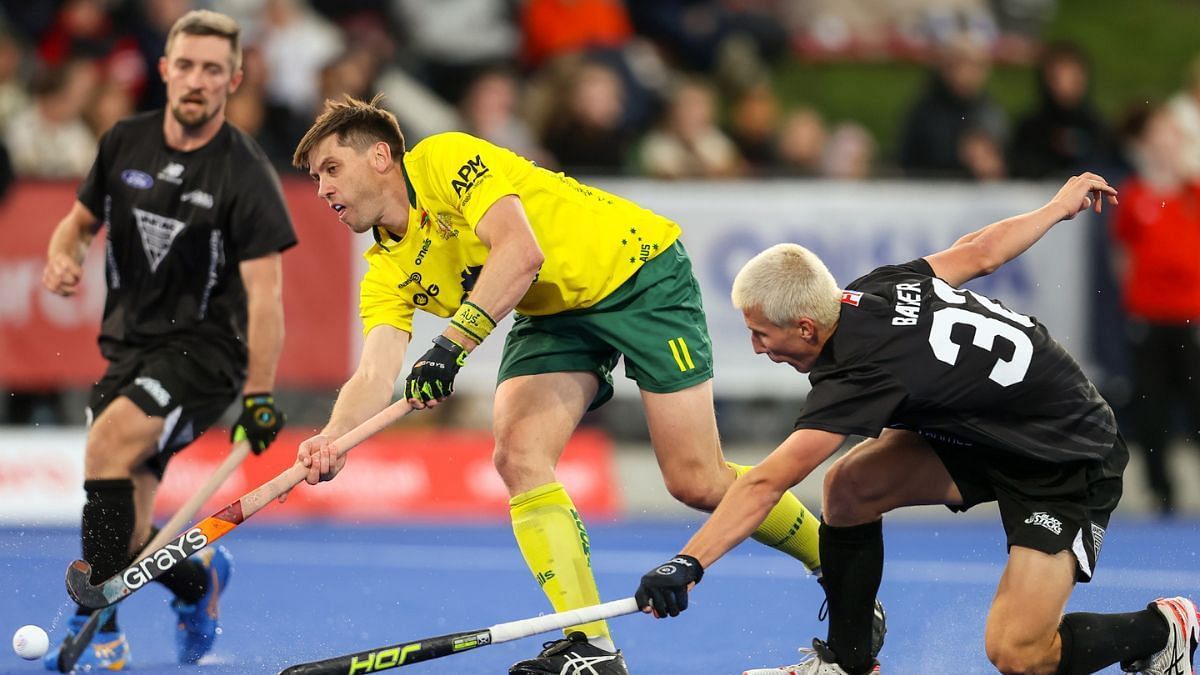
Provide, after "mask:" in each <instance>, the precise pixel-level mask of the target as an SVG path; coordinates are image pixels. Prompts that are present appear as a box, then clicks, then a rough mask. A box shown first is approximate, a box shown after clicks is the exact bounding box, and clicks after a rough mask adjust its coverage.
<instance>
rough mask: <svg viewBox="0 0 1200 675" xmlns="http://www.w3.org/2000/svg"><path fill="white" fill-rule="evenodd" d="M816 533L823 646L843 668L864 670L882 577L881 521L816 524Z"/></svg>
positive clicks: (870, 660) (868, 656) (869, 648)
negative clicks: (824, 610) (824, 603)
mask: <svg viewBox="0 0 1200 675" xmlns="http://www.w3.org/2000/svg"><path fill="white" fill-rule="evenodd" d="M820 536H821V539H820V547H821V573H822V574H823V575H824V583H823V584H822V585H823V586H824V587H825V596H826V598H827V599H828V600H829V640H828V644H829V648H830V649H832V650H833V653H834V654H836V655H837V658H838V664H839V665H841V666H842V668H843V669H845V670H846V671H847V672H850V673H862V672H867V671H868V670H869V669H870V667H871V665H872V658H871V624H872V621H873V617H874V612H875V595H876V594H877V593H878V592H879V582H880V581H881V580H882V578H883V521H882V520H877V521H875V522H873V523H867V524H865V525H855V526H852V527H832V526H829V525H826V524H825V523H821V533H820Z"/></svg>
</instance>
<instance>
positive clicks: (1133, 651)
mask: <svg viewBox="0 0 1200 675" xmlns="http://www.w3.org/2000/svg"><path fill="white" fill-rule="evenodd" d="M1058 634H1059V636H1060V637H1061V638H1062V659H1061V660H1060V661H1059V663H1058V675H1075V674H1076V673H1094V672H1096V671H1098V670H1100V669H1102V668H1104V667H1106V666H1111V665H1112V664H1114V663H1118V662H1124V663H1129V662H1130V661H1135V660H1137V659H1142V658H1145V657H1147V656H1149V655H1151V654H1153V653H1155V652H1157V651H1159V650H1160V649H1162V648H1163V647H1164V646H1166V644H1167V639H1168V638H1169V637H1170V628H1168V626H1167V622H1166V621H1164V620H1163V617H1162V615H1161V614H1159V613H1158V610H1155V609H1143V610H1142V611H1140V612H1129V613H1127V614H1092V613H1088V612H1073V613H1071V614H1068V615H1066V616H1064V617H1063V620H1062V623H1061V624H1059V626H1058Z"/></svg>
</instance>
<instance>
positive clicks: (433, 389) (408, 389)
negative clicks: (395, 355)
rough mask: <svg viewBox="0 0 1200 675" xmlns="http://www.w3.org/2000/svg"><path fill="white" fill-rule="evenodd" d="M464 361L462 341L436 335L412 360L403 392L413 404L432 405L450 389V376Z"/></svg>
mask: <svg viewBox="0 0 1200 675" xmlns="http://www.w3.org/2000/svg"><path fill="white" fill-rule="evenodd" d="M466 361H467V352H466V350H464V349H463V347H462V345H460V344H458V343H457V342H454V341H453V340H451V339H450V338H448V337H446V336H444V335H439V336H437V337H436V338H434V339H433V347H432V348H431V349H430V350H429V351H427V352H425V354H424V355H423V356H421V358H419V359H417V362H416V363H415V364H413V369H412V372H411V373H409V374H408V379H407V380H405V381H404V395H405V396H406V397H407V398H408V402H409V403H410V404H411V405H412V407H414V408H432V407H433V406H435V405H437V403H438V402H439V401H441V400H443V399H445V398H446V397H447V396H449V395H450V394H453V393H454V376H455V375H458V370H459V369H460V368H462V366H463V364H464V363H466Z"/></svg>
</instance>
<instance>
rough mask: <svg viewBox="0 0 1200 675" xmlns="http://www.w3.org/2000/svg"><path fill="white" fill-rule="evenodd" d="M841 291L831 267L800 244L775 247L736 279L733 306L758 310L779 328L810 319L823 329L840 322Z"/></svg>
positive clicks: (755, 257)
mask: <svg viewBox="0 0 1200 675" xmlns="http://www.w3.org/2000/svg"><path fill="white" fill-rule="evenodd" d="M841 293H842V291H841V289H840V288H838V285H837V282H836V281H834V279H833V275H832V274H830V273H829V268H828V267H826V266H825V263H823V262H821V259H820V258H818V257H817V256H816V254H815V253H813V252H812V251H810V250H808V249H806V248H804V247H803V246H800V245H799V244H776V245H775V246H772V247H771V248H769V249H767V250H765V251H763V252H762V253H759V254H758V255H756V256H754V257H753V258H751V259H750V261H749V262H747V263H746V264H745V265H743V266H742V269H741V271H739V272H738V273H737V276H736V277H734V279H733V292H732V293H731V296H732V298H733V305H734V307H737V308H738V309H740V310H742V311H743V312H745V311H748V310H750V309H751V308H755V307H757V308H758V309H759V311H761V312H762V313H763V316H765V317H766V318H767V320H768V321H770V322H771V323H773V324H775V325H776V326H790V325H792V324H793V323H794V322H795V321H797V320H798V319H800V318H802V317H808V318H810V319H812V320H813V322H815V323H816V324H817V325H818V326H819V327H821V328H829V327H831V326H833V325H834V324H835V323H837V320H838V315H839V313H840V312H841V301H840V298H841Z"/></svg>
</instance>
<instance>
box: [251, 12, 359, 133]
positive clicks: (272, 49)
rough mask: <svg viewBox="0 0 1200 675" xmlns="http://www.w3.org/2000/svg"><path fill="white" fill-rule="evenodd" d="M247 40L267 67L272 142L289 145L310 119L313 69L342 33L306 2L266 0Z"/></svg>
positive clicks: (339, 43)
mask: <svg viewBox="0 0 1200 675" xmlns="http://www.w3.org/2000/svg"><path fill="white" fill-rule="evenodd" d="M262 16H263V21H262V23H261V24H260V26H259V29H260V30H259V33H258V35H256V36H254V37H253V39H252V40H251V42H252V44H253V45H254V46H255V47H256V48H257V50H258V51H259V52H260V53H261V54H262V59H263V63H264V64H265V66H266V74H267V79H266V88H265V89H264V94H265V96H266V103H267V130H268V131H269V132H270V133H271V134H272V135H273V136H274V139H273V141H272V143H273V144H276V145H279V146H287V147H294V146H295V144H296V142H297V141H299V140H300V137H301V136H303V135H304V132H305V131H306V130H307V129H308V126H309V125H310V124H311V123H312V119H313V111H314V110H317V109H318V108H319V106H320V104H321V101H320V99H319V98H318V92H317V87H318V82H319V78H318V73H319V72H320V71H321V68H323V67H324V66H325V64H326V63H328V62H329V61H331V60H333V59H334V58H336V57H337V56H338V55H339V54H341V53H342V50H343V40H342V33H341V31H339V30H338V28H337V27H336V26H334V25H333V24H331V23H329V22H328V21H326V20H325V19H323V18H321V17H320V16H319V15H317V14H316V13H315V12H313V11H312V10H311V9H310V8H309V7H308V4H307V1H306V0H266V2H265V3H264V5H263V15H262Z"/></svg>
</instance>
